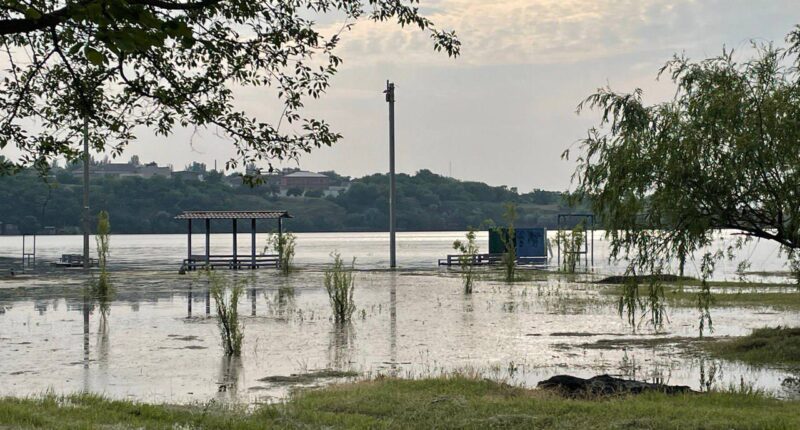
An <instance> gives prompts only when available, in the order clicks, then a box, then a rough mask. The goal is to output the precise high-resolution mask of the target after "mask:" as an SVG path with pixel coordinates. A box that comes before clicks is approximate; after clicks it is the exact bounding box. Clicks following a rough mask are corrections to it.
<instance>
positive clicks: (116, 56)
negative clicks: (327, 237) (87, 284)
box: [0, 0, 460, 174]
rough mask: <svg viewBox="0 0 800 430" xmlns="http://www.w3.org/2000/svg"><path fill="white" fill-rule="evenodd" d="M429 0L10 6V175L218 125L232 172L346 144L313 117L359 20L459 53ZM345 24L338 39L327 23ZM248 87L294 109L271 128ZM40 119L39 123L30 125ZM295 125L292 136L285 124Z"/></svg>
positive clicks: (162, 0) (6, 133)
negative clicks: (137, 132)
mask: <svg viewBox="0 0 800 430" xmlns="http://www.w3.org/2000/svg"><path fill="white" fill-rule="evenodd" d="M414 3H416V0H411V1H408V2H403V1H401V0H264V1H253V0H125V1H123V0H81V1H66V0H40V1H35V2H20V1H16V0H0V41H2V48H0V50H2V51H3V52H2V56H3V58H4V59H6V61H8V62H9V63H10V64H9V65H8V68H7V69H6V70H5V71H4V72H3V74H2V79H0V149H2V148H4V147H5V146H7V145H11V146H15V147H16V148H17V149H18V150H19V151H20V152H21V153H22V157H21V159H20V160H16V161H11V160H7V159H6V160H4V161H3V162H2V163H0V174H8V173H13V172H15V171H17V170H18V169H19V168H21V167H24V166H31V165H33V166H36V167H37V168H39V169H40V170H42V171H44V170H46V169H47V166H48V165H49V164H50V161H51V160H53V159H55V158H57V157H60V156H65V157H66V158H67V159H68V160H75V159H78V158H79V157H80V155H81V154H82V147H81V142H82V134H83V129H84V119H86V120H87V121H88V130H89V134H90V141H91V146H92V148H93V149H94V150H96V151H98V152H102V151H108V152H109V153H111V155H118V154H120V153H121V152H122V151H123V149H124V148H125V146H126V145H127V144H128V143H129V142H130V141H131V140H133V139H134V129H135V128H136V127H139V126H145V127H149V128H151V129H153V130H155V132H156V133H157V134H159V135H169V134H171V133H172V132H173V131H174V129H175V128H176V127H190V126H194V127H210V128H214V129H216V130H218V131H220V134H221V135H224V136H226V137H227V138H228V139H229V140H230V141H231V143H232V144H233V146H234V147H235V148H236V156H235V157H233V158H231V159H230V160H229V161H228V162H227V164H226V166H227V167H228V168H233V167H235V166H237V165H238V164H239V163H244V164H247V163H250V162H254V161H256V160H267V161H268V162H270V160H283V159H287V158H293V157H296V156H297V155H299V154H300V153H303V152H308V151H310V150H312V149H313V148H316V147H320V146H327V145H331V144H333V143H334V142H336V141H337V140H338V139H339V138H340V135H339V134H338V133H336V132H334V131H332V130H331V128H330V127H329V125H328V124H327V123H326V122H324V121H322V120H319V119H315V118H309V117H306V116H305V115H304V114H303V111H302V110H303V105H304V102H305V100H306V99H307V98H309V97H310V98H318V97H320V96H321V95H322V94H323V93H324V92H325V91H326V90H327V88H328V86H329V84H330V79H331V77H332V76H333V75H334V74H335V73H336V72H337V70H338V68H339V66H340V64H341V62H342V60H341V58H339V57H338V56H336V55H335V54H334V49H335V48H336V46H337V45H338V43H339V41H340V37H341V34H342V33H343V32H344V31H347V30H349V29H350V28H351V26H352V25H354V23H355V22H356V21H358V20H359V19H367V20H371V21H392V20H394V21H396V22H397V23H399V24H400V25H401V26H413V27H417V28H419V29H420V30H422V31H426V32H428V33H429V34H430V35H431V37H432V39H433V46H434V48H435V49H436V50H437V51H440V50H444V51H445V52H447V53H448V54H449V55H453V56H454V55H457V54H458V52H459V47H460V43H459V41H458V40H457V39H456V37H455V33H454V32H449V31H441V30H438V29H436V28H435V26H434V24H433V22H431V21H430V20H429V19H427V18H425V17H424V16H422V15H421V14H420V13H419V10H418V8H417V7H416V6H415V5H414ZM321 17H329V18H335V19H341V20H342V21H343V25H342V27H341V29H338V31H335V30H334V31H326V30H325V29H324V28H322V26H321V25H319V24H317V23H316V22H315V21H318V20H319V18H321ZM234 87H245V88H247V87H250V88H253V87H256V88H258V87H269V88H272V90H273V92H274V93H275V95H276V96H277V103H278V106H280V109H281V110H282V112H283V114H282V116H281V118H280V119H279V120H277V121H276V123H274V124H273V123H266V122H262V121H260V120H258V119H257V118H254V117H252V116H250V115H248V114H247V113H245V112H244V111H241V110H238V109H236V108H235V107H234V93H233V88H234ZM31 123H36V124H37V128H35V129H31V128H30V127H29V125H30V124H31ZM282 123H283V124H287V123H291V125H290V130H281V128H280V126H281V124H282Z"/></svg>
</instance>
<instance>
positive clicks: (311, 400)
mask: <svg viewBox="0 0 800 430" xmlns="http://www.w3.org/2000/svg"><path fill="white" fill-rule="evenodd" d="M4 426H9V427H12V428H18V427H23V428H96V427H114V428H210V429H215V428H220V429H222V428H225V429H251V428H253V429H255V428H434V427H435V428H475V429H484V428H526V429H527V428H537V429H538V428H558V429H572V428H575V429H586V428H593V429H594V428H651V429H662V428H663V429H675V428H681V429H685V428H704V429H732V428H736V429H759V428H764V429H767V428H768V429H794V428H799V427H800V402H784V401H779V400H774V399H768V398H764V397H760V396H757V395H752V394H735V393H712V394H695V395H679V396H666V395H662V394H647V395H643V396H638V397H621V398H614V399H606V400H569V399H564V398H561V397H558V396H556V395H554V394H551V393H547V392H541V391H537V390H525V389H520V388H513V387H509V386H507V385H503V384H498V383H494V382H489V381H485V380H478V379H471V378H465V377H451V378H438V379H427V380H417V381H411V380H398V379H380V380H374V381H367V382H359V383H355V384H348V385H340V386H334V387H329V388H326V389H322V390H317V391H308V392H305V393H301V394H299V395H297V396H295V397H294V398H293V399H292V400H290V401H289V402H287V403H285V404H281V405H274V406H264V407H261V408H259V409H257V410H256V411H255V412H253V413H246V412H245V411H243V410H232V409H219V408H209V407H206V408H201V407H174V406H158V405H145V404H136V403H130V402H121V401H109V400H105V399H102V398H100V397H96V396H91V395H76V396H70V397H66V398H57V397H53V396H50V397H45V398H41V399H9V398H6V399H2V400H0V428H3V427H4Z"/></svg>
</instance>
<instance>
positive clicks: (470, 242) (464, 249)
mask: <svg viewBox="0 0 800 430" xmlns="http://www.w3.org/2000/svg"><path fill="white" fill-rule="evenodd" d="M453 249H455V250H456V251H458V252H460V253H461V255H459V256H458V264H459V265H460V266H461V276H462V278H463V280H464V292H465V293H466V294H472V287H473V285H474V283H475V280H474V275H475V260H476V257H477V255H478V244H477V243H476V242H475V229H474V228H472V227H469V229H468V230H467V234H466V240H465V241H461V240H456V241H455V242H453Z"/></svg>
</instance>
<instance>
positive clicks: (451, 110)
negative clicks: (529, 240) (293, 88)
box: [124, 0, 800, 192]
mask: <svg viewBox="0 0 800 430" xmlns="http://www.w3.org/2000/svg"><path fill="white" fill-rule="evenodd" d="M420 6H421V8H422V9H421V10H422V13H423V14H424V15H426V16H427V17H429V18H430V19H431V20H433V21H434V22H435V23H436V25H437V27H439V28H445V29H454V30H455V31H456V33H457V34H458V36H459V38H460V40H461V42H462V48H461V56H460V57H458V58H456V59H452V58H448V57H447V55H446V54H443V53H436V52H434V50H433V49H432V48H433V46H432V41H431V40H430V38H429V37H428V35H427V34H425V33H421V32H419V31H416V30H410V29H401V28H400V27H399V26H397V25H395V24H391V23H388V24H387V23H372V22H369V21H359V22H358V23H357V24H356V25H355V27H354V28H353V30H352V31H350V32H348V33H345V34H344V35H343V40H342V43H341V45H340V47H339V49H338V51H337V54H338V55H339V56H341V57H342V58H343V59H344V64H343V66H342V67H341V69H340V71H339V73H338V74H337V76H335V77H334V78H333V80H332V88H331V89H330V90H329V91H328V93H327V94H326V95H325V96H324V98H323V99H321V100H318V101H314V102H313V103H309V104H308V106H307V110H306V114H307V115H309V116H314V117H319V118H323V119H326V120H327V121H329V122H330V123H331V125H332V126H333V128H334V129H335V130H336V131H339V132H340V133H342V134H343V136H344V138H343V139H342V140H341V141H340V142H339V143H338V144H336V145H335V146H334V147H332V148H323V149H319V150H316V151H314V152H313V153H311V154H308V155H304V156H303V157H302V158H300V159H299V160H298V162H297V163H295V162H291V163H285V164H284V165H283V166H285V167H300V168H302V169H305V170H313V171H322V170H336V171H337V172H339V173H341V174H344V175H349V176H354V177H358V176H363V175H366V174H371V173H375V172H386V171H388V107H387V103H386V102H385V100H384V96H383V94H382V91H383V90H384V88H385V85H386V84H385V83H386V80H387V79H390V80H392V81H393V82H395V84H396V88H397V90H396V99H397V104H396V121H397V126H396V127H397V128H396V136H397V150H396V151H397V152H396V154H397V155H396V157H397V163H396V164H397V170H398V172H403V173H410V174H413V173H414V172H416V171H418V170H420V169H429V170H432V171H434V172H436V173H439V174H443V175H448V176H453V177H455V178H458V179H464V180H477V181H483V182H487V183H489V184H492V185H507V186H509V187H517V188H518V189H519V190H520V191H523V192H524V191H529V190H531V189H535V188H538V189H547V190H565V189H567V188H568V187H569V186H570V176H571V173H572V171H573V170H574V166H575V165H574V161H564V160H562V159H561V157H560V155H561V153H562V152H563V151H564V150H565V149H567V148H571V149H572V151H573V152H574V151H577V149H578V148H577V142H578V140H579V139H581V138H583V137H584V136H585V135H586V133H587V130H588V129H589V128H590V127H592V126H593V125H596V124H597V122H598V117H597V116H596V114H592V113H583V114H581V115H577V114H576V112H575V108H576V106H577V104H578V103H579V102H580V101H581V100H582V99H584V98H585V97H586V96H588V95H589V94H591V93H592V92H593V91H594V90H596V89H597V88H598V87H601V86H605V85H610V86H611V87H612V89H614V90H617V91H623V92H630V91H633V90H634V89H636V88H641V89H643V90H644V98H645V101H646V102H649V103H654V102H659V101H662V100H666V99H668V98H669V97H671V96H672V95H673V93H674V89H675V88H674V86H673V85H672V84H671V83H670V82H668V81H665V80H661V81H657V80H656V75H657V72H658V69H659V67H660V66H661V65H663V63H664V62H665V61H666V60H668V59H669V58H670V57H671V56H672V55H673V54H674V53H681V52H684V53H685V54H686V55H687V56H689V57H690V58H693V59H701V58H706V57H710V56H714V55H717V54H719V53H720V52H721V50H722V47H723V46H727V47H728V48H733V49H735V50H738V51H740V55H741V56H742V57H741V58H742V59H744V58H746V57H747V55H748V54H749V53H748V48H749V45H750V40H756V41H761V42H766V41H775V42H776V43H780V44H782V43H783V39H784V37H785V36H786V34H787V33H788V32H789V31H791V29H792V28H793V27H794V26H795V25H796V24H800V1H797V0H760V1H758V0H672V1H667V0H420ZM327 21H328V22H326V20H325V19H321V21H320V25H321V26H322V27H323V28H324V27H326V26H328V27H329V28H330V29H334V28H338V27H339V26H340V23H337V22H335V20H330V19H329V20H327ZM331 31H332V30H331ZM269 93H270V92H269V91H268V90H266V89H247V90H246V91H239V92H237V104H238V105H239V106H241V107H242V108H243V109H245V110H246V111H247V112H249V113H252V114H253V115H255V116H257V117H258V118H259V119H262V120H266V121H275V120H277V118H278V116H279V112H276V111H275V109H274V105H272V104H270V103H267V102H265V98H266V97H271V96H269V95H268V94H269ZM233 153H234V152H233V147H232V145H230V144H229V143H227V142H225V141H224V140H223V139H221V138H220V137H219V136H217V133H216V132H215V131H214V130H205V131H202V130H201V131H200V132H199V133H197V134H193V132H192V131H190V130H184V131H179V132H177V133H175V134H174V135H172V136H170V137H161V136H159V137H156V136H154V135H152V134H151V133H149V132H148V131H147V130H142V131H141V133H140V135H139V139H138V141H137V142H135V143H133V144H132V145H131V146H130V147H129V148H128V150H127V151H126V154H125V155H124V157H129V156H130V155H133V154H136V155H139V157H140V158H141V160H143V161H150V160H153V161H156V162H158V163H160V164H172V165H173V166H174V168H175V169H176V170H182V169H183V167H184V166H185V165H187V164H188V163H190V162H191V161H192V160H196V161H201V162H205V163H206V164H208V165H209V166H213V165H214V161H215V160H217V161H218V163H219V165H220V166H222V165H223V164H224V162H225V161H226V160H227V159H229V158H230V157H231V156H232V155H233Z"/></svg>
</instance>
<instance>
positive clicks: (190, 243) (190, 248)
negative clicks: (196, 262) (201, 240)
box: [186, 218, 193, 270]
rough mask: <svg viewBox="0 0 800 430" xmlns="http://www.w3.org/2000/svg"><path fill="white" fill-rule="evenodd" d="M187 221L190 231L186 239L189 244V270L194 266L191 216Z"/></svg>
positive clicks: (187, 267) (187, 256) (187, 262)
mask: <svg viewBox="0 0 800 430" xmlns="http://www.w3.org/2000/svg"><path fill="white" fill-rule="evenodd" d="M186 221H188V222H189V233H188V237H187V238H188V240H187V241H186V244H187V253H186V258H187V260H186V269H187V270H192V268H193V265H192V219H191V218H189V219H188V220H186Z"/></svg>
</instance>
